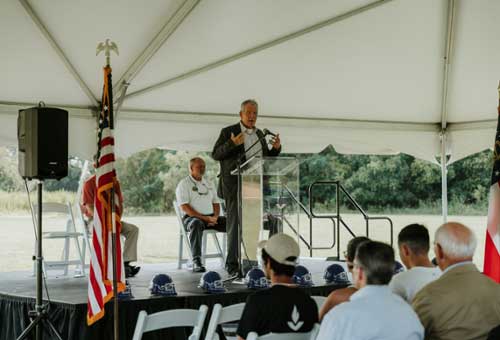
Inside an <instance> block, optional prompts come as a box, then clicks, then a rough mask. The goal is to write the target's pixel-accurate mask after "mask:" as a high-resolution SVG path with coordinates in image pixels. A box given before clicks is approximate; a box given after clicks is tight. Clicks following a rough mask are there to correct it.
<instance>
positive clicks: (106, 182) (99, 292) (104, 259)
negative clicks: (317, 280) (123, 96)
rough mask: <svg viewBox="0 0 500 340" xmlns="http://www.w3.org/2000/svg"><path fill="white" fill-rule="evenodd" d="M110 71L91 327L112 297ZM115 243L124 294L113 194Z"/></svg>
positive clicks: (100, 151) (102, 123)
mask: <svg viewBox="0 0 500 340" xmlns="http://www.w3.org/2000/svg"><path fill="white" fill-rule="evenodd" d="M112 103H113V101H112V88H111V67H109V66H106V67H105V68H104V88H103V96H102V111H101V116H100V120H99V135H98V139H99V141H98V145H97V157H98V158H97V168H96V195H95V198H94V223H93V233H92V247H91V248H92V251H91V259H90V273H89V288H88V302H87V324H88V325H91V324H93V323H94V322H95V321H97V320H99V319H100V318H101V317H103V316H104V304H105V303H106V302H108V301H109V300H110V299H111V298H112V297H113V252H112V251H113V249H112V238H113V209H112V206H111V191H112V189H113V187H114V185H115V184H116V183H117V179H116V172H115V168H114V161H115V155H114V144H115V141H114V138H113V129H112V122H111V120H112V117H113V107H112ZM114 205H115V218H114V220H115V226H116V233H115V240H116V270H117V278H118V280H117V283H118V292H121V291H123V290H125V270H124V266H123V259H122V252H121V244H120V231H121V222H120V215H121V211H120V210H119V198H118V195H117V194H116V193H115V198H114Z"/></svg>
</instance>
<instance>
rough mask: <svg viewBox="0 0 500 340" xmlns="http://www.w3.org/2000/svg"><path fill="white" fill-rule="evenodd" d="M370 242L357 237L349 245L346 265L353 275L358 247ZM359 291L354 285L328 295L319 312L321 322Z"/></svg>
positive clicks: (367, 239) (362, 237) (366, 238)
mask: <svg viewBox="0 0 500 340" xmlns="http://www.w3.org/2000/svg"><path fill="white" fill-rule="evenodd" d="M367 241H370V239H369V238H368V237H365V236H357V237H354V238H352V239H351V240H350V241H349V243H348V244H347V251H346V252H345V253H344V256H345V260H346V264H347V270H348V271H349V272H350V273H351V274H352V268H353V266H354V263H353V262H354V256H355V255H356V250H357V249H358V246H359V245H360V244H361V243H363V242H367ZM356 291H357V288H356V287H355V286H354V285H351V286H349V287H346V288H342V289H336V290H334V291H333V292H331V293H330V295H328V298H327V299H326V301H325V303H324V304H323V306H322V307H321V309H320V311H319V320H320V321H321V320H323V317H324V316H325V315H326V313H328V312H329V311H330V309H332V308H333V307H335V306H336V305H338V304H340V303H342V302H346V301H349V298H350V297H351V295H352V294H354V293H355V292H356Z"/></svg>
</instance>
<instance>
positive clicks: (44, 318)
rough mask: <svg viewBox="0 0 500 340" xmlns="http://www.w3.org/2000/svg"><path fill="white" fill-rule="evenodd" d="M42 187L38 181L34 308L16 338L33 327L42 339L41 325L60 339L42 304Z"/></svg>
mask: <svg viewBox="0 0 500 340" xmlns="http://www.w3.org/2000/svg"><path fill="white" fill-rule="evenodd" d="M42 189H43V182H42V181H39V182H38V189H37V190H38V192H37V195H38V205H37V206H38V221H37V231H36V234H37V240H36V242H37V245H36V255H35V256H36V302H35V310H31V311H29V312H28V315H29V316H30V318H32V321H31V323H30V324H29V325H28V327H26V329H25V330H24V331H23V332H22V333H21V335H20V336H19V337H18V338H17V340H22V339H26V337H27V336H28V335H29V334H30V333H31V331H32V330H33V328H35V334H36V335H35V338H36V340H41V339H42V334H43V326H44V325H46V326H48V328H49V330H50V331H52V333H53V335H54V336H55V337H56V338H57V339H59V340H62V337H61V335H60V334H59V333H58V332H57V329H56V328H55V327H54V325H53V324H52V322H50V320H49V318H48V314H47V310H46V308H45V306H44V305H43V301H42V294H43V281H42V278H43V277H42V275H43V270H42V262H43V254H42Z"/></svg>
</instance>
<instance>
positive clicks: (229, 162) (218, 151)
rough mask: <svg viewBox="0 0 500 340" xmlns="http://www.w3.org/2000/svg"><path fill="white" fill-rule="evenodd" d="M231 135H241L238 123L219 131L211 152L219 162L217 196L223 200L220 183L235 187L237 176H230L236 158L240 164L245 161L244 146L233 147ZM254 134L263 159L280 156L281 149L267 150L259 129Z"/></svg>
mask: <svg viewBox="0 0 500 340" xmlns="http://www.w3.org/2000/svg"><path fill="white" fill-rule="evenodd" d="M231 133H232V134H234V135H235V136H237V135H239V134H240V133H241V126H240V123H239V122H238V123H237V124H234V125H230V126H227V127H225V128H223V129H222V130H221V132H220V135H219V138H218V139H217V142H216V143H215V145H214V149H213V151H212V157H213V159H215V160H216V161H219V162H220V174H221V180H220V181H219V192H218V194H219V196H220V197H221V198H223V193H222V187H221V186H222V182H226V184H231V185H233V184H234V185H235V184H236V183H237V176H233V175H231V171H233V170H234V169H235V168H236V166H237V164H238V158H239V157H242V160H241V162H242V163H243V162H245V161H246V157H245V155H244V152H245V145H244V144H241V145H235V144H234V143H233V141H232V140H231ZM256 133H257V136H258V137H259V138H260V140H261V146H262V155H263V156H264V157H273V156H278V155H279V154H280V152H281V147H280V148H279V150H276V149H274V148H272V149H271V150H269V147H268V146H267V142H266V141H265V138H263V137H264V133H263V132H262V131H261V130H259V129H257V131H256ZM253 149H255V151H257V149H256V147H254V148H253ZM253 149H252V150H253ZM241 155H243V156H241ZM228 182H229V183H228ZM236 189H237V188H236V187H235V188H234V190H235V192H236Z"/></svg>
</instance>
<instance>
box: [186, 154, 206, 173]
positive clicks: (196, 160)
mask: <svg viewBox="0 0 500 340" xmlns="http://www.w3.org/2000/svg"><path fill="white" fill-rule="evenodd" d="M197 162H203V163H205V161H204V160H203V158H201V157H198V156H196V157H193V158H191V159H190V160H189V170H191V168H192V167H193V165H194V164H195V163H197Z"/></svg>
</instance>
